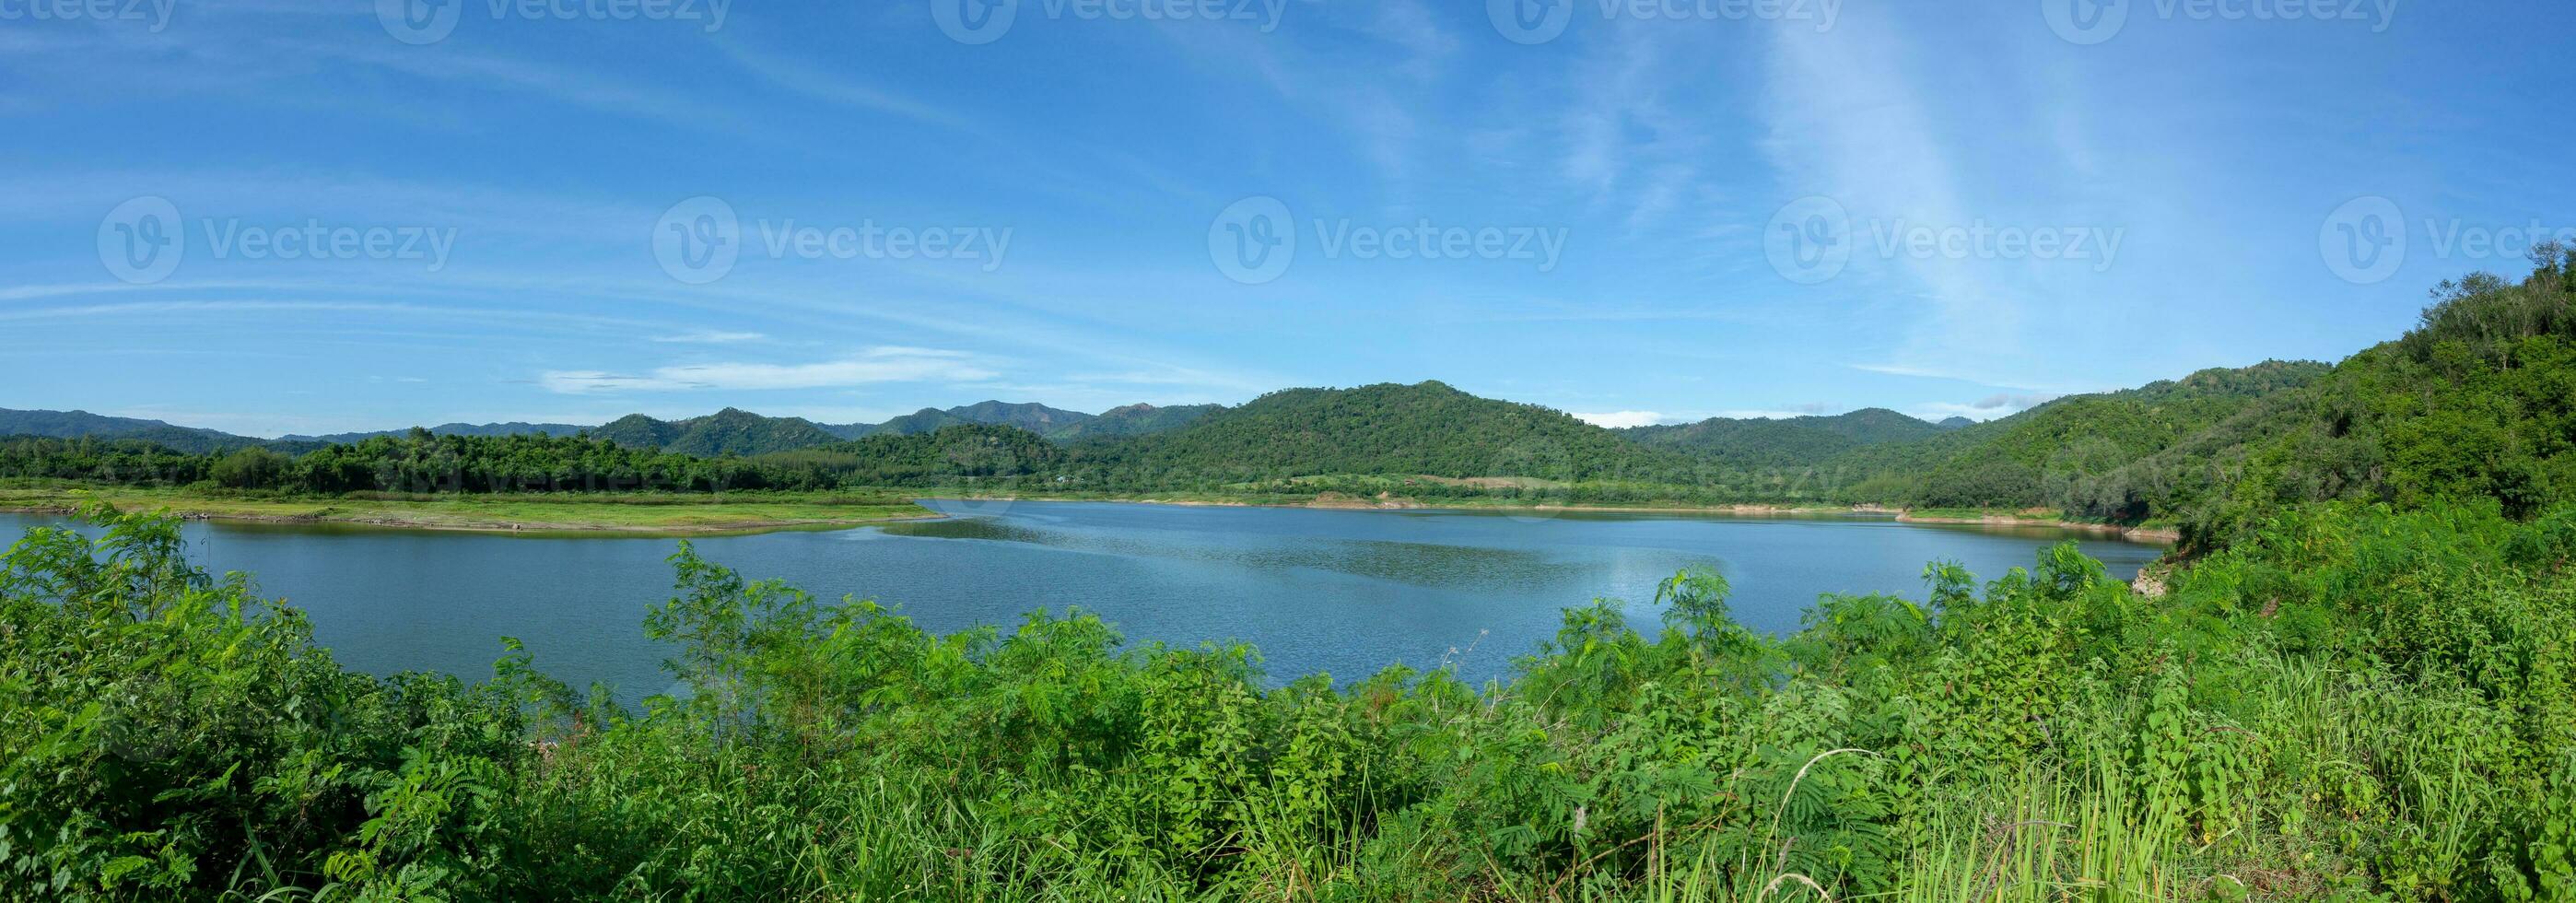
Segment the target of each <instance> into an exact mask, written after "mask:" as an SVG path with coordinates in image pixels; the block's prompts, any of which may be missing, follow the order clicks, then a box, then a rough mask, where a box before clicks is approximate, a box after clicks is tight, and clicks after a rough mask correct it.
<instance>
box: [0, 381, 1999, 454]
mask: <svg viewBox="0 0 2576 903" xmlns="http://www.w3.org/2000/svg"><path fill="white" fill-rule="evenodd" d="M1408 390H1410V391H1413V392H1417V393H1420V395H1419V397H1412V398H1405V397H1401V396H1404V395H1405V393H1406V392H1407V391H1408ZM1479 402H1482V403H1488V404H1492V405H1501V406H1505V407H1501V408H1497V409H1495V410H1496V411H1499V412H1501V413H1502V414H1503V416H1502V419H1503V420H1509V421H1520V422H1524V423H1527V422H1532V421H1533V418H1537V419H1544V420H1546V421H1548V427H1547V428H1546V429H1542V430H1539V431H1538V432H1537V433H1534V434H1532V436H1529V437H1522V438H1525V439H1529V440H1530V441H1544V442H1555V443H1560V444H1571V445H1573V446H1578V447H1591V448H1606V447H1609V446H1607V445H1604V444H1602V442H1601V437H1602V435H1607V434H1614V433H1615V434H1617V435H1620V436H1624V437H1625V438H1627V439H1630V440H1633V441H1635V442H1636V443H1638V444H1642V445H1647V446H1653V447H1668V448H1674V449H1682V450H1689V451H1694V452H1706V453H1714V454H1718V455H1722V456H1728V457H1738V456H1740V457H1742V458H1743V460H1744V461H1745V462H1746V463H1754V464H1774V463H1790V462H1794V461H1802V460H1805V461H1811V460H1815V459H1817V458H1818V457H1822V456H1826V455H1830V454H1836V453H1840V452H1843V451H1847V450H1850V449H1852V448H1858V447H1862V446H1868V445H1875V444H1879V443H1885V442H1901V441H1908V440H1913V439H1919V438H1922V437H1925V436H1929V435H1932V434H1936V433H1940V432H1942V431H1945V430H1950V429H1956V428H1959V427H1961V426H1965V425H1968V424H1971V423H1973V421H1969V420H1966V419H1964V418H1955V417H1954V418H1951V419H1950V420H1948V421H1944V422H1942V423H1938V424H1935V423H1928V422H1925V421H1923V420H1920V419H1917V418H1914V417H1909V416H1906V415H1904V414H1900V413H1897V412H1895V411H1891V410H1887V409H1885V408H1867V409H1863V410H1858V411H1853V412H1851V413H1848V414H1840V415H1834V416H1812V417H1798V418H1793V419H1788V420H1771V419H1729V418H1713V419H1710V420H1704V421H1700V422H1698V423H1690V424H1676V425H1669V426H1648V427H1635V428H1629V429H1624V430H1604V429H1602V428H1600V427H1595V426H1592V425H1590V424H1587V423H1583V422H1581V421H1579V420H1576V419H1575V418H1573V417H1572V416H1571V415H1567V414H1563V413H1561V412H1557V411H1553V410H1551V409H1547V408H1541V407H1537V406H1534V405H1517V404H1514V403H1511V402H1500V401H1495V400H1492V399H1481V398H1477V397H1476V396H1472V395H1468V394H1467V393H1464V392H1460V391H1458V390H1456V389H1453V388H1451V387H1449V386H1447V385H1445V384H1442V383H1439V382H1436V381H1435V382H1427V383H1421V384H1417V385H1415V386H1410V387H1408V386H1399V385H1396V384H1391V383H1389V384H1379V385H1374V386H1361V387H1356V388H1351V389H1324V388H1309V389H1286V390H1281V391H1279V392H1273V393H1271V394H1269V395H1265V396H1262V397H1261V398H1259V399H1255V400H1254V401H1252V402H1248V403H1246V404H1244V405H1241V406H1239V407H1229V406H1226V405H1220V404H1196V405H1169V406H1156V405H1151V404H1133V405H1127V406H1124V407H1118V408H1111V409H1109V410H1107V411H1103V412H1101V413H1098V414H1087V413H1083V412H1081V411H1072V410H1066V409H1063V408H1056V407H1049V406H1047V405H1044V404H1037V403H1030V402H1023V403H1011V402H1003V401H983V402H977V403H975V404H970V405H961V406H958V407H953V408H947V409H944V410H943V409H939V408H922V409H921V410H919V411H915V412H913V413H910V414H905V415H902V416H899V417H894V418H891V419H889V420H886V421H885V422H883V423H845V424H831V423H815V422H813V421H809V420H806V419H803V418H799V417H769V416H763V415H760V414H755V413H752V412H750V411H745V410H742V409H739V408H725V409H723V410H721V411H717V412H716V413H713V414H707V415H703V416H699V417H690V418H684V419H679V420H662V419H659V418H654V417H649V416H646V415H643V414H629V415H627V416H624V417H620V418H618V419H616V420H612V421H609V422H608V423H605V424H599V425H596V426H588V425H581V424H571V423H527V422H521V421H512V422H507V423H479V424H477V423H443V424H439V425H437V426H433V427H425V428H421V429H426V430H427V431H428V432H429V433H430V434H432V435H438V436H511V435H534V434H540V433H542V434H547V435H555V436H571V435H577V434H585V433H586V434H588V435H590V436H592V437H595V438H600V439H607V440H609V441H612V442H615V443H617V444H619V445H623V446H627V447H630V448H643V449H655V450H660V451H668V452H676V453H680V454H690V455H700V456H709V457H712V456H720V455H742V456H751V455H761V454H769V453H773V452H781V451H792V450H796V449H802V448H812V447H817V446H825V445H831V444H834V443H837V442H844V441H847V440H852V439H859V438H864V437H867V436H878V435H897V436H911V435H920V434H924V433H931V432H936V431H938V430H941V429H944V428H947V427H951V426H961V425H967V424H980V425H986V426H1007V427H1012V428H1016V429H1022V430H1027V431H1029V432H1032V433H1036V434H1038V435H1040V436H1043V437H1045V438H1047V439H1050V440H1054V441H1056V442H1059V443H1072V442H1078V441H1084V440H1107V439H1122V438H1133V437H1139V436H1147V435H1152V434H1156V433H1165V432H1171V431H1175V430H1179V429H1181V428H1183V427H1188V426H1191V425H1194V424H1198V423H1200V422H1201V421H1203V420H1207V419H1208V418H1209V417H1210V415H1215V414H1219V413H1224V414H1228V415H1230V416H1227V417H1223V418H1218V419H1217V421H1216V422H1215V423H1213V424H1211V426H1212V427H1213V429H1212V430H1210V431H1209V432H1208V433H1206V434H1204V435H1200V436H1197V437H1194V438H1193V439H1191V440H1189V442H1191V443H1198V444H1202V445H1204V444H1217V445H1225V444H1234V443H1236V442H1238V441H1239V442H1241V444H1243V445H1244V446H1245V447H1247V448H1250V447H1252V446H1272V447H1271V448H1269V449H1268V450H1267V451H1265V452H1264V454H1263V456H1262V460H1279V459H1281V458H1282V457H1283V456H1285V457H1296V456H1298V455H1300V454H1305V455H1308V456H1312V455H1314V454H1318V453H1322V450H1321V449H1311V448H1309V449H1305V450H1304V451H1302V452H1301V451H1298V449H1299V448H1300V443H1310V442H1311V441H1313V440H1320V439H1322V438H1324V437H1337V439H1336V441H1339V442H1343V443H1348V442H1350V441H1352V440H1353V439H1354V438H1355V437H1353V436H1349V435H1344V434H1345V433H1347V432H1349V430H1350V429H1351V428H1353V427H1355V426H1357V425H1359V424H1362V423H1376V422H1379V421H1381V420H1383V419H1384V418H1378V417H1372V416H1370V414H1372V413H1378V414H1389V413H1391V414H1394V415H1396V418H1397V419H1410V417H1411V414H1412V413H1413V412H1404V411H1396V410H1392V409H1394V408H1402V407H1404V406H1406V405H1408V404H1419V405H1420V406H1421V408H1422V410H1421V411H1420V412H1419V413H1421V414H1422V415H1423V416H1424V417H1425V418H1427V421H1426V422H1434V423H1447V424H1449V425H1450V426H1449V428H1450V429H1452V430H1457V431H1462V432H1466V433H1474V434H1480V435H1481V434H1486V433H1490V432H1492V430H1493V428H1494V427H1496V426H1497V424H1496V423H1495V422H1488V421H1490V418H1487V419H1485V420H1480V419H1479V418H1477V417H1476V416H1474V415H1475V413H1476V412H1480V411H1481V410H1482V409H1481V408H1480V407H1479V405H1478V404H1477V403H1479ZM1540 412H1544V414H1541V413H1540ZM1317 418H1321V419H1320V420H1318V419H1317ZM1290 420H1294V421H1300V422H1301V425H1300V426H1299V427H1297V428H1293V429H1292V428H1289V427H1288V426H1287V425H1286V424H1285V423H1284V421H1290ZM1305 421H1315V422H1305ZM411 429H412V428H406V429H398V430H374V431H366V432H348V433H330V434H324V435H300V434H299V435H287V436H281V437H278V438H276V439H260V438H256V437H252V436H238V435H233V434H230V433H224V432H219V431H216V430H211V429H202V428H193V427H182V426H174V425H172V424H169V423H165V422H162V421H159V420H141V419H135V418H128V417H108V416H102V415H97V414H91V413H88V412H84V411H67V412H66V411H16V410H8V409H0V436H12V435H26V436H43V437H49V438H63V439H68V438H76V437H80V436H92V437H97V438H112V439H140V440H145V441H149V442H153V443H155V444H158V445H163V446H167V447H169V448H172V449H174V450H177V451H183V452H189V453H203V452H207V451H222V450H229V449H234V448H243V447H249V446H263V447H267V448H271V449H275V450H280V451H289V452H302V451H308V450H311V449H313V448H318V447H321V446H325V445H335V444H336V445H345V444H353V443H357V442H362V441H365V440H368V439H372V438H377V437H380V436H381V437H393V438H399V437H402V436H404V435H407V434H409V433H410V432H411ZM1505 432H1506V433H1508V432H1510V431H1508V430H1507V431H1505ZM1281 435H1285V436H1288V437H1290V438H1291V439H1292V441H1291V442H1289V443H1288V444H1285V445H1280V444H1278V443H1276V442H1274V441H1273V439H1275V438H1276V437H1278V436H1281ZM1229 437H1231V438H1229ZM1361 441H1363V442H1364V441H1365V440H1364V439H1363V440H1361ZM1416 447H1417V448H1419V447H1424V446H1420V445H1418V444H1417V446H1416Z"/></svg>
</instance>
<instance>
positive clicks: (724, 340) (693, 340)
mask: <svg viewBox="0 0 2576 903" xmlns="http://www.w3.org/2000/svg"><path fill="white" fill-rule="evenodd" d="M768 338H769V337H768V336H766V335H762V334H760V333H757V332H723V331H718V330H711V329H710V330H701V331H698V332H684V333H680V334H679V335H664V336H654V337H653V341H656V342H662V343H666V344H685V345H732V344H738V343H741V342H758V341H764V340H766V339H768Z"/></svg>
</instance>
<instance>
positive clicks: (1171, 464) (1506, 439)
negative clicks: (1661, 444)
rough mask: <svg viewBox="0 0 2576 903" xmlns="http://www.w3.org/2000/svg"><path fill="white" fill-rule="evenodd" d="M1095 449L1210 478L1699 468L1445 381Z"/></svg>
mask: <svg viewBox="0 0 2576 903" xmlns="http://www.w3.org/2000/svg"><path fill="white" fill-rule="evenodd" d="M1085 452H1086V458H1087V459H1089V460H1090V461H1092V462H1095V463H1097V464H1099V465H1101V466H1103V467H1105V468H1107V469H1109V470H1111V471H1121V472H1125V473H1128V474H1130V475H1131V476H1132V475H1139V474H1160V475H1185V476H1184V477H1182V478H1183V479H1186V480H1195V481H1200V482H1205V481H1210V480H1214V481H1229V480H1254V479H1280V478H1285V477H1294V476H1307V475H1319V474H1368V475H1388V476H1394V475H1416V474H1419V475H1427V476H1436V477H1448V478H1459V479H1474V478H1484V477H1530V478H1539V479H1545V480H1552V481H1572V480H1596V479H1610V478H1621V477H1634V476H1637V475H1642V474H1647V473H1651V472H1673V471H1678V470H1683V469H1687V467H1688V462H1687V460H1686V459H1684V458H1681V457H1680V456H1678V455H1675V454H1673V453H1671V452H1668V451H1665V450H1662V449H1652V448H1647V447H1644V446H1640V445H1637V444H1635V443H1632V442H1629V441H1627V440H1624V439H1621V438H1620V437H1619V436H1618V435H1617V434H1615V433H1612V432H1610V431H1609V430H1606V429H1602V428H1600V427H1597V426H1593V425H1591V424H1588V423H1585V422H1583V421H1581V420H1577V419H1575V418H1574V417H1573V416H1571V415H1569V414H1566V413H1564V412H1562V411H1557V410H1554V409H1551V408H1545V407H1540V406H1538V405H1530V404H1518V403H1514V402H1508V401H1496V400H1493V399H1489V398H1478V397H1476V396H1473V395H1469V394H1467V393H1465V392H1461V391H1458V390H1457V389H1454V388H1451V387H1449V386H1447V385H1444V384H1442V383H1438V382H1423V383H1416V384H1414V385H1409V386H1408V385H1396V384H1393V383H1381V384H1378V385H1372V386H1361V387H1358V388H1353V389H1288V390H1284V391H1279V392H1272V393H1270V394H1268V395H1263V396H1261V397H1260V398H1256V399H1253V400H1252V401H1250V402H1248V403H1246V404H1244V405H1243V406H1241V407H1237V408H1230V409H1226V410H1222V411H1217V412H1213V413H1209V414H1206V415H1204V416H1202V417H1201V418H1200V419H1198V420H1197V421H1196V422H1194V423H1191V424H1190V425H1188V426H1185V427H1182V428H1180V429H1176V430H1171V431H1168V432H1161V433H1152V434H1147V435H1142V436H1136V437H1133V438H1129V439H1126V440H1123V441H1119V442H1115V443H1104V444H1100V445H1095V446H1086V447H1085Z"/></svg>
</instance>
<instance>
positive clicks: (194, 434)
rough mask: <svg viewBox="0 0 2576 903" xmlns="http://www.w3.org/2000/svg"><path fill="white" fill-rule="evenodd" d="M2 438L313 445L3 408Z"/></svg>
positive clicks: (195, 448)
mask: <svg viewBox="0 0 2576 903" xmlns="http://www.w3.org/2000/svg"><path fill="white" fill-rule="evenodd" d="M0 436H39V437H43V438H48V439H77V438H81V437H83V436H87V437H91V438H95V439H133V440H138V441H142V442H148V443H151V444H153V445H158V446H161V447H164V448H168V449H171V450H173V451H181V452H186V453H189V454H204V453H206V452H210V451H224V450H228V449H235V448H248V447H251V446H276V447H284V448H289V449H294V450H301V449H302V448H304V447H308V446H309V445H310V443H297V442H293V441H289V440H273V439H258V438H253V437H250V436H236V435H233V434H231V433H224V432H218V431H215V430H209V429H198V428H194V427H184V426H172V425H170V424H167V423H163V422H161V421H158V420H141V419H137V418H133V417H109V416H106V415H103V414H92V413H90V412H88V411H12V410H8V409H5V408H0ZM291 438H292V437H290V440H291Z"/></svg>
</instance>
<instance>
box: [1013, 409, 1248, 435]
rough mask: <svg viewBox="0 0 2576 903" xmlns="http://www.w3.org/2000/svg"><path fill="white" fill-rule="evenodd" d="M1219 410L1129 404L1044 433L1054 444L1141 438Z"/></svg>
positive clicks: (1177, 427) (1190, 422)
mask: <svg viewBox="0 0 2576 903" xmlns="http://www.w3.org/2000/svg"><path fill="white" fill-rule="evenodd" d="M1222 410H1225V406H1224V405H1221V404H1182V405H1169V406H1165V407H1156V406H1154V405H1150V404H1131V405H1127V406H1125V407H1117V408H1110V409H1109V410H1106V411H1102V412H1100V414H1099V416H1096V417H1092V418H1090V419H1088V420H1082V421H1079V422H1075V423H1069V424H1066V425H1064V426H1061V427H1057V428H1055V429H1053V430H1046V431H1044V432H1045V434H1046V437H1047V438H1049V439H1054V440H1056V441H1058V442H1071V441H1076V440H1081V439H1104V438H1117V437H1121V436H1141V435H1144V434H1146V433H1159V432H1163V431H1165V430H1176V429H1180V428H1181V427H1185V426H1188V425H1190V424H1192V423H1196V422H1198V420H1199V418H1202V417H1206V416H1207V415H1209V414H1213V413H1216V412H1218V411H1222Z"/></svg>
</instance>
